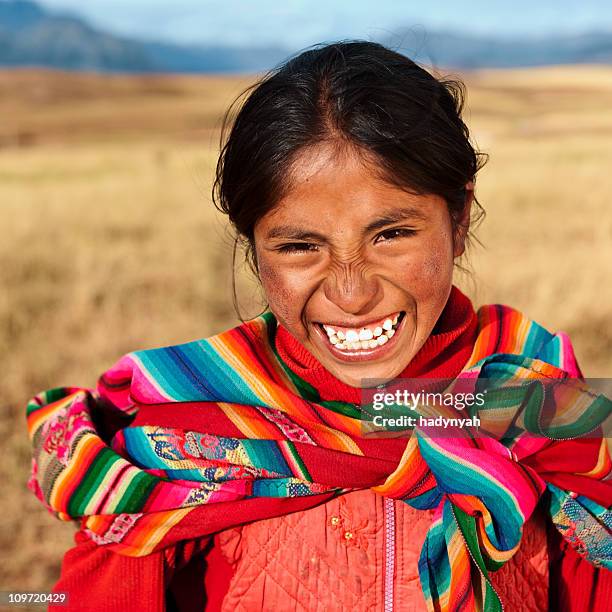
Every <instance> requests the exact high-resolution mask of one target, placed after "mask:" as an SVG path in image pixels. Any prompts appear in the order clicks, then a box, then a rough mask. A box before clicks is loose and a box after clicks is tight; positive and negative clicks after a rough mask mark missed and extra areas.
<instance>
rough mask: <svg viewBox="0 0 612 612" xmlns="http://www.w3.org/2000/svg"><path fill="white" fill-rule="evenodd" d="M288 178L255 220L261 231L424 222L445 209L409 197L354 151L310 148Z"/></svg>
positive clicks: (437, 200)
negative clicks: (279, 193) (267, 209)
mask: <svg viewBox="0 0 612 612" xmlns="http://www.w3.org/2000/svg"><path fill="white" fill-rule="evenodd" d="M288 178H289V188H288V189H287V192H286V194H285V195H284V197H283V198H282V199H281V200H280V201H279V202H278V203H277V205H276V206H275V207H274V209H273V210H271V211H270V212H269V213H267V214H266V215H265V216H264V217H263V218H262V219H260V220H259V222H258V224H259V226H260V228H266V229H268V230H269V229H271V228H272V229H273V226H278V225H287V224H292V225H308V226H311V227H312V226H318V227H331V228H333V227H338V226H340V225H342V226H343V227H348V226H363V225H365V224H367V223H368V222H371V221H372V220H373V219H375V218H378V217H381V216H385V217H387V218H389V219H392V218H394V217H395V218H396V220H397V221H402V220H413V221H421V222H423V221H428V220H432V221H433V220H435V219H436V218H437V216H439V215H440V214H441V213H442V214H443V213H444V211H445V210H446V206H445V203H444V200H443V199H442V198H441V197H439V196H435V195H417V194H415V193H410V192H409V191H408V190H407V189H403V188H401V187H399V186H397V185H393V184H391V183H390V182H388V181H386V180H384V179H383V175H382V169H381V168H379V167H377V166H376V162H375V161H374V159H373V158H372V157H366V156H364V155H363V154H360V153H359V152H357V151H356V150H355V148H353V147H350V148H348V147H345V148H343V149H339V148H338V147H337V146H333V145H318V146H316V147H312V148H309V149H307V150H305V151H303V152H302V153H300V154H299V155H298V156H297V157H296V159H295V161H294V163H293V166H292V169H291V171H290V174H289V177H288ZM389 222H392V221H391V220H390V221H389Z"/></svg>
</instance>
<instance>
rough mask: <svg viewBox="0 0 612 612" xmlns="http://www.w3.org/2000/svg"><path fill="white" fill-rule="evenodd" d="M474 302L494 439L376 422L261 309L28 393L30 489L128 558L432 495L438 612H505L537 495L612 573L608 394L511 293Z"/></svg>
mask: <svg viewBox="0 0 612 612" xmlns="http://www.w3.org/2000/svg"><path fill="white" fill-rule="evenodd" d="M477 315H478V335H477V339H476V343H475V346H474V350H473V353H472V355H471V357H470V359H469V360H468V362H467V364H466V366H465V367H464V369H463V371H462V372H461V373H460V375H459V376H458V377H457V381H459V380H462V381H464V382H465V381H471V382H473V383H474V384H479V383H481V382H482V381H484V380H487V379H496V380H498V381H502V382H501V383H500V384H498V385H497V387H496V389H497V390H493V392H492V393H491V394H490V396H488V399H487V401H486V403H485V405H484V406H481V407H479V408H478V412H477V414H478V416H479V417H480V418H481V422H482V427H484V428H485V429H487V430H488V431H489V432H490V434H489V435H487V436H482V435H473V433H474V432H470V430H469V428H468V429H462V430H461V431H458V432H456V435H452V436H450V435H448V434H446V435H444V436H440V437H437V436H435V435H432V434H431V432H427V431H425V430H424V429H423V430H422V429H421V428H419V427H416V428H415V429H414V431H413V432H412V435H408V436H407V437H404V438H391V439H372V438H369V437H368V436H365V435H364V434H363V422H362V421H361V420H360V417H361V416H362V413H361V411H360V409H359V406H356V405H355V404H349V403H345V402H320V403H317V402H314V401H312V399H309V398H312V396H311V395H310V394H309V392H308V389H309V385H308V384H307V383H305V382H304V381H300V380H299V379H296V375H295V374H294V373H292V372H291V371H290V370H289V369H288V368H287V366H286V365H285V364H284V363H283V362H282V361H281V360H280V358H279V357H278V354H277V353H276V349H275V343H274V337H275V333H276V330H277V321H276V319H275V318H274V316H273V315H272V314H271V313H270V312H267V313H265V314H263V315H261V316H259V317H257V318H255V319H253V320H251V321H248V322H246V323H244V324H242V325H239V326H238V327H235V328H233V329H231V330H228V331H226V332H223V333H220V334H218V335H215V336H212V337H210V338H207V339H203V340H198V341H195V342H190V343H187V344H182V345H178V346H171V347H166V348H160V349H152V350H144V351H136V352H133V353H130V354H128V355H126V356H124V357H123V358H122V359H120V360H119V361H118V362H117V363H116V364H115V365H114V366H113V367H112V368H111V369H110V370H108V371H107V372H106V373H105V374H103V375H102V377H101V378H100V379H99V381H98V385H97V388H96V389H95V390H88V389H83V388H76V387H62V388H57V389H52V390H49V391H46V392H43V393H41V394H39V395H37V396H36V397H34V398H33V399H32V400H31V401H30V403H29V404H28V408H27V421H28V431H29V436H30V439H31V441H32V445H33V459H32V475H31V478H30V480H29V482H28V486H29V487H30V489H31V490H32V491H33V492H34V493H35V494H36V496H37V497H38V498H39V499H40V500H41V501H42V502H43V504H44V505H45V506H46V507H47V508H48V509H49V510H50V511H51V512H52V513H53V514H54V515H56V516H57V517H58V518H60V519H62V520H66V521H69V520H80V521H81V528H82V529H83V530H84V531H85V533H87V534H88V536H89V537H90V538H91V539H93V540H94V541H95V542H97V543H98V544H99V545H104V546H108V547H109V548H110V549H112V550H114V551H116V552H118V553H121V554H125V555H130V556H142V555H147V554H149V553H151V552H153V551H156V550H159V549H161V548H164V547H167V546H171V545H173V544H175V543H177V542H179V541H181V540H185V539H192V538H197V537H202V536H206V535H209V534H212V533H215V532H217V531H219V530H222V529H226V528H229V527H232V526H235V525H239V524H244V523H247V522H251V521H254V520H259V519H263V518H270V517H273V516H279V515H282V514H287V513H290V512H294V511H298V510H305V509H307V508H311V507H313V506H316V505H319V504H321V503H325V502H326V501H328V500H330V499H332V498H333V497H334V496H336V495H341V494H343V493H347V492H349V491H354V490H357V489H364V488H371V489H373V490H374V491H376V492H378V493H380V494H382V495H384V496H387V497H392V498H396V499H401V500H403V501H405V502H406V503H408V504H410V505H411V506H413V507H415V508H418V509H426V508H435V514H434V519H433V523H432V525H431V527H430V529H429V531H428V534H427V537H426V539H425V542H424V545H423V548H422V552H421V556H420V560H419V574H420V580H421V586H422V589H423V592H424V595H425V599H426V601H427V605H428V609H429V610H444V611H446V610H452V611H455V610H459V609H484V610H486V611H489V610H501V609H502V607H501V602H500V600H499V597H498V595H497V593H496V592H495V590H494V589H493V587H492V584H491V581H490V579H489V574H488V573H489V572H490V571H495V570H496V569H498V568H499V567H501V566H502V565H503V564H504V563H505V562H506V561H508V560H509V559H510V558H511V557H512V556H513V554H514V553H515V552H516V551H517V549H518V547H519V544H520V540H521V535H522V528H523V525H524V523H525V522H526V521H527V520H528V519H529V517H530V516H531V514H532V512H533V511H534V508H535V506H536V504H538V502H539V501H540V499H541V498H543V502H544V503H545V505H546V507H547V510H548V512H549V514H550V516H551V518H552V522H553V523H554V525H555V526H556V528H557V529H558V530H559V531H560V532H561V534H562V535H563V536H564V537H565V538H566V539H567V540H568V541H569V542H570V544H571V545H572V546H574V548H575V549H576V550H577V551H578V552H579V553H580V554H582V555H583V556H584V557H585V558H586V559H588V560H589V561H590V562H591V563H593V564H595V565H597V566H600V567H606V568H608V569H612V538H611V529H612V514H611V513H610V511H609V506H610V502H611V501H612V486H611V484H610V475H611V461H610V455H609V452H608V449H607V446H606V440H605V438H604V437H603V435H602V427H603V425H604V421H605V419H606V418H608V417H609V416H610V414H611V407H612V402H611V401H610V400H609V399H607V398H605V397H604V396H603V395H601V394H597V393H594V392H593V391H592V390H590V389H589V388H587V386H586V384H585V383H584V381H583V380H582V378H581V374H580V370H579V369H578V366H577V364H576V361H575V358H574V354H573V350H572V347H571V344H570V341H569V338H568V337H567V336H566V335H565V334H564V333H562V332H561V333H558V334H554V335H553V334H551V333H549V332H548V331H546V330H545V329H544V328H543V327H541V326H540V325H538V324H537V323H535V322H534V321H531V320H529V319H528V318H527V317H525V316H524V315H522V314H521V313H519V312H518V311H516V310H513V309H511V308H509V307H507V306H500V305H492V306H491V305H490V306H483V307H481V308H480V309H479V310H478V313H477ZM541 381H548V382H550V381H558V382H559V384H558V385H552V386H551V385H546V384H541ZM526 382H527V383H529V384H526ZM561 383H563V384H561ZM551 389H552V391H551ZM551 393H552V396H553V397H552V399H551ZM324 404H325V405H324ZM474 414H476V413H474ZM221 502H223V503H221Z"/></svg>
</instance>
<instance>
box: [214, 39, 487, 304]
mask: <svg viewBox="0 0 612 612" xmlns="http://www.w3.org/2000/svg"><path fill="white" fill-rule="evenodd" d="M246 94H249V95H248V97H247V98H246V101H244V103H243V104H242V106H241V107H240V109H239V111H238V112H237V113H236V112H235V107H236V106H237V104H238V103H239V102H240V100H241V98H243V97H244V96H245V95H246ZM464 99H465V86H464V85H463V83H462V82H461V81H460V80H457V79H446V78H436V77H434V76H433V75H432V74H430V73H429V72H428V71H427V70H425V69H424V68H421V67H420V66H419V65H417V64H416V63H415V62H413V61H412V60H410V59H409V58H407V57H406V56H404V55H401V54H399V53H396V52H395V51H392V50H391V49H388V48H386V47H384V46H383V45H380V44H377V43H373V42H367V41H359V40H357V41H347V42H337V43H332V44H328V45H324V46H323V45H317V46H315V47H314V48H311V49H308V50H306V51H304V52H302V53H300V54H299V55H297V56H295V57H292V58H290V59H289V60H287V61H286V62H285V63H283V64H281V65H280V66H279V67H277V68H275V69H273V70H272V71H270V72H268V73H267V74H266V75H265V76H263V78H261V79H260V80H259V81H258V82H256V83H254V84H253V85H251V86H250V87H248V88H247V89H246V90H245V91H244V92H242V94H241V95H240V96H239V97H238V98H237V99H236V100H235V101H234V103H233V104H232V106H230V108H229V109H228V111H227V113H226V114H225V117H224V119H223V126H222V131H221V155H220V157H219V161H218V163H217V169H216V178H215V182H214V185H213V202H214V204H215V206H216V207H217V208H218V209H219V210H220V211H222V212H223V213H225V214H227V215H228V217H229V220H230V221H231V223H232V224H233V226H234V228H235V230H236V232H237V236H236V238H235V241H234V259H235V255H236V245H237V242H238V241H239V240H242V241H243V242H244V246H245V248H246V258H247V262H248V264H249V266H250V268H251V270H252V271H253V272H254V273H255V274H257V261H256V259H255V249H254V228H255V224H256V222H257V221H258V220H259V219H260V218H261V217H263V216H264V215H265V214H266V213H267V212H268V211H270V210H271V209H272V208H274V206H275V205H276V203H277V202H279V201H280V200H281V199H282V197H283V196H284V195H285V194H286V193H287V192H288V191H289V190H290V188H291V184H290V177H291V167H292V163H293V162H294V160H295V158H296V157H297V154H298V153H300V152H302V151H303V150H304V149H306V148H307V147H310V146H313V145H316V144H318V143H323V142H329V143H332V144H334V145H338V146H340V147H342V146H346V145H352V146H354V147H356V148H357V149H358V150H360V152H361V153H363V154H365V155H366V156H367V157H368V158H369V159H373V160H374V161H375V162H376V166H377V167H378V168H379V169H380V171H381V173H382V176H383V177H384V178H385V180H387V181H389V182H391V183H393V184H395V185H398V186H400V187H402V188H403V189H406V190H408V191H410V192H412V193H418V194H435V195H439V196H442V197H443V198H444V199H445V200H446V202H447V205H448V209H449V213H450V216H451V220H452V223H453V229H454V230H455V229H456V228H457V223H458V219H459V218H460V216H461V213H462V212H463V210H464V204H465V196H466V192H465V185H466V183H468V182H469V181H471V180H473V179H474V178H475V176H476V173H477V172H478V170H480V168H481V167H482V166H483V165H484V163H485V162H486V155H485V154H483V153H479V152H477V151H476V150H475V149H474V147H473V146H472V144H471V143H470V139H469V130H468V128H467V126H466V125H465V123H464V122H463V121H462V119H461V112H462V110H463V104H464ZM230 124H231V130H230V131H229V135H228V136H227V138H226V134H227V130H228V128H229V126H230ZM474 205H475V206H474V207H473V210H474V212H473V214H472V217H473V218H472V223H474V222H477V221H479V220H480V219H481V217H482V216H483V215H484V211H483V209H482V207H481V206H480V204H479V203H478V200H476V199H475V198H474ZM234 303H235V304H236V296H235V293H234Z"/></svg>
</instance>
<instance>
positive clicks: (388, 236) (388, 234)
mask: <svg viewBox="0 0 612 612" xmlns="http://www.w3.org/2000/svg"><path fill="white" fill-rule="evenodd" d="M416 233H417V231H416V230H413V229H409V228H407V227H395V228H393V229H390V230H385V231H384V232H381V233H380V234H378V236H377V237H376V241H377V242H378V239H379V238H381V237H383V238H384V239H383V242H387V241H388V240H393V239H394V238H403V237H409V236H414V235H415V234H416Z"/></svg>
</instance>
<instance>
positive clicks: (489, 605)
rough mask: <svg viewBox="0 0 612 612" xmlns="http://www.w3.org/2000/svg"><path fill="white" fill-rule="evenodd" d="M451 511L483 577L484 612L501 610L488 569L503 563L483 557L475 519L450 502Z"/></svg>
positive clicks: (494, 568) (499, 611)
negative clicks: (484, 585)
mask: <svg viewBox="0 0 612 612" xmlns="http://www.w3.org/2000/svg"><path fill="white" fill-rule="evenodd" d="M451 512H452V513H453V516H454V517H455V521H456V523H457V527H458V528H459V531H460V532H461V534H462V535H463V539H464V541H465V543H466V546H467V547H468V550H469V551H470V553H471V557H472V560H473V561H475V562H476V565H477V569H478V570H479V571H480V573H481V575H482V576H483V577H484V579H485V583H486V591H485V594H484V612H502V610H503V608H502V604H501V601H500V599H499V596H498V595H497V593H496V592H495V589H493V587H492V586H491V581H490V579H489V571H488V570H491V571H495V570H498V569H499V568H500V567H501V566H502V565H503V563H499V562H497V561H493V560H492V559H490V558H489V557H487V558H486V559H483V556H482V552H481V550H480V546H479V544H478V534H477V532H476V520H475V519H474V517H473V516H470V515H469V514H467V513H466V512H464V511H463V510H461V508H459V507H457V506H455V504H451Z"/></svg>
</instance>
